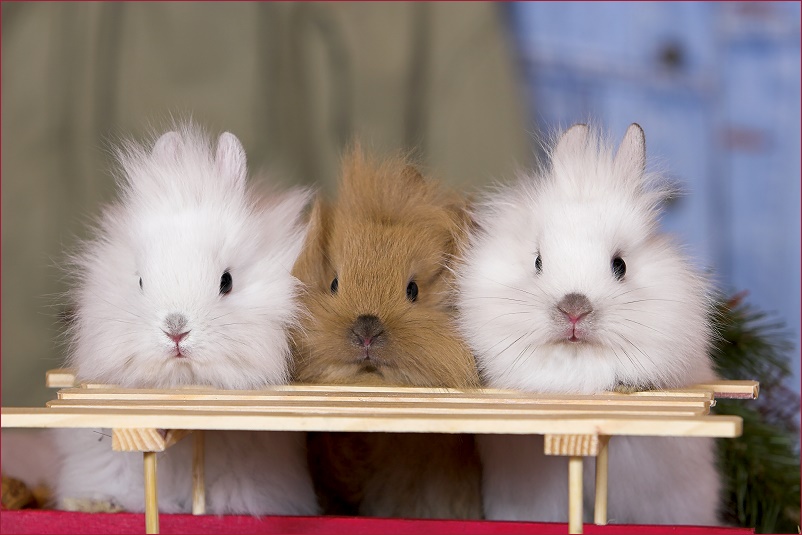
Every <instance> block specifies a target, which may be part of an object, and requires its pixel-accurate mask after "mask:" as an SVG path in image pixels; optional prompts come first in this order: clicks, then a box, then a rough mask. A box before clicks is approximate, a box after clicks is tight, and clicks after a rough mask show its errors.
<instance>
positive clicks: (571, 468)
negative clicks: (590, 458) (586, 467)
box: [568, 456, 582, 533]
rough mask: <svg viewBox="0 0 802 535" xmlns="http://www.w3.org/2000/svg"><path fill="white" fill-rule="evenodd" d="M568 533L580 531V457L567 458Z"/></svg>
mask: <svg viewBox="0 0 802 535" xmlns="http://www.w3.org/2000/svg"><path fill="white" fill-rule="evenodd" d="M568 533H582V457H579V456H571V457H569V458H568Z"/></svg>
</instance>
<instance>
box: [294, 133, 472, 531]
mask: <svg viewBox="0 0 802 535" xmlns="http://www.w3.org/2000/svg"><path fill="white" fill-rule="evenodd" d="M310 217H311V222H310V228H309V234H308V235H307V237H306V243H305V246H304V249H303V251H302V253H301V256H300V257H299V259H298V261H297V263H296V264H295V268H294V274H295V275H296V276H297V277H298V278H299V279H300V280H301V282H303V283H304V284H305V285H306V287H307V292H306V294H305V296H304V297H303V298H302V301H303V304H304V305H305V306H306V308H307V309H308V311H309V314H308V316H307V317H306V318H305V319H304V320H302V322H301V329H300V330H299V331H298V332H296V333H294V336H293V338H294V343H295V377H296V379H297V380H298V381H302V382H307V383H336V384H371V385H408V386H429V387H455V388H470V387H477V386H478V385H479V376H478V373H477V370H476V364H475V362H474V359H473V356H472V355H471V352H470V350H469V349H468V348H467V346H466V345H465V343H464V342H463V341H462V340H461V339H460V338H459V337H458V335H457V333H456V330H455V328H454V325H453V309H452V303H451V298H450V295H451V284H452V271H451V263H452V262H453V260H454V258H455V256H456V255H458V253H459V250H460V248H461V246H462V243H463V240H464V239H465V237H466V233H467V231H468V227H469V225H470V223H469V222H470V218H469V216H468V214H467V210H466V202H465V200H464V199H463V198H462V197H461V196H459V195H457V194H455V193H453V192H448V191H445V190H444V189H441V188H440V187H439V186H438V185H437V184H435V183H432V182H428V181H426V180H425V179H424V178H423V177H422V176H421V174H420V173H419V172H418V171H417V170H416V169H415V168H414V167H412V166H411V165H409V163H408V162H407V161H406V160H405V159H404V158H400V157H399V158H391V159H389V160H387V161H384V162H377V161H374V160H371V159H369V158H367V157H365V156H364V155H363V153H362V152H361V150H360V149H359V148H358V147H357V148H355V149H354V150H352V151H351V152H350V153H349V154H348V155H347V156H346V158H345V160H344V163H343V171H342V179H341V182H340V192H339V197H338V199H337V202H336V203H334V204H333V205H330V204H328V203H327V202H326V201H324V200H323V199H318V200H317V202H316V203H315V206H314V208H313V210H312V214H311V216H310ZM309 464H310V468H311V470H312V474H313V478H314V480H315V484H316V487H317V490H318V495H319V498H320V500H321V504H322V506H323V508H324V511H325V512H327V513H331V514H362V515H368V516H402V517H417V518H481V516H482V504H481V488H480V487H481V469H480V465H479V459H478V455H477V453H476V451H475V447H474V441H473V437H471V436H465V435H447V434H442V435H440V434H437V435H420V434H382V433H375V434H374V433H313V434H310V436H309Z"/></svg>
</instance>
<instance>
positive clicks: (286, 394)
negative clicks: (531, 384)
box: [58, 388, 714, 407]
mask: <svg viewBox="0 0 802 535" xmlns="http://www.w3.org/2000/svg"><path fill="white" fill-rule="evenodd" d="M58 398H59V399H62V400H78V399H104V400H132V401H133V400H145V399H147V400H154V401H155V400H165V401H190V400H195V401H204V400H206V401H255V402H256V401H258V402H269V401H284V400H289V399H294V400H299V401H307V402H312V403H318V402H328V401H333V400H338V401H346V402H352V403H366V402H377V403H397V402H399V401H403V402H407V403H447V404H466V403H467V404H471V403H473V404H501V403H503V404H505V405H514V404H522V405H530V404H552V403H560V404H594V405H608V406H609V405H664V406H677V407H680V406H684V407H689V406H695V407H698V406H700V404H704V406H710V404H711V402H712V401H714V400H713V396H712V394H711V393H710V392H704V391H696V392H689V393H687V394H684V395H680V394H677V393H669V395H667V396H644V397H639V396H634V395H633V396H630V395H617V394H595V395H573V396H572V395H567V394H550V395H548V394H524V393H520V392H513V393H510V394H506V393H505V394H501V393H498V392H491V393H486V392H485V391H478V390H477V391H475V392H472V393H463V392H460V393H453V394H451V393H442V392H436V393H428V394H423V393H420V394H412V393H408V392H406V391H403V390H402V391H392V392H364V393H354V392H352V391H339V392H324V393H321V392H315V391H311V392H310V391H306V390H297V389H296V390H288V391H270V390H211V389H192V390H184V391H175V390H153V389H125V388H114V389H112V388H109V389H103V390H86V389H83V388H71V389H66V390H60V391H59V393H58Z"/></svg>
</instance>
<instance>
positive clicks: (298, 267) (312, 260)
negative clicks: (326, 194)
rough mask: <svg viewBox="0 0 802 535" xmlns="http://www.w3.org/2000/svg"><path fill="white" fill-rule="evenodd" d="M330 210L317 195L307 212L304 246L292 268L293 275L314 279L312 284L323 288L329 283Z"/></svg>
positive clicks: (308, 279) (304, 278) (309, 279)
mask: <svg viewBox="0 0 802 535" xmlns="http://www.w3.org/2000/svg"><path fill="white" fill-rule="evenodd" d="M331 211H332V210H331V207H330V206H329V204H328V203H327V202H326V201H325V200H324V199H323V197H322V196H321V195H319V196H318V198H317V199H316V200H315V203H314V204H313V205H312V212H311V213H310V214H309V227H308V229H307V233H306V240H305V243H304V247H303V249H302V250H301V254H300V256H299V257H298V260H297V261H296V262H295V267H293V269H292V273H293V275H295V276H296V277H298V278H299V279H301V280H302V281H314V282H312V284H318V285H321V286H322V287H324V288H328V287H329V284H331V281H330V280H327V279H328V277H329V275H330V274H331V267H330V266H329V255H328V252H327V251H328V246H329V233H330V231H331V217H332V215H331Z"/></svg>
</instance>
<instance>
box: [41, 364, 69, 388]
mask: <svg viewBox="0 0 802 535" xmlns="http://www.w3.org/2000/svg"><path fill="white" fill-rule="evenodd" d="M45 385H46V386H47V388H70V387H72V386H74V385H75V374H74V373H73V371H72V370H71V369H70V368H56V369H54V370H47V372H46V373H45Z"/></svg>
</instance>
